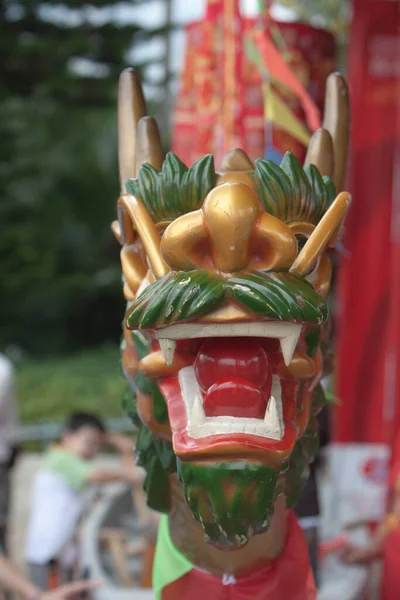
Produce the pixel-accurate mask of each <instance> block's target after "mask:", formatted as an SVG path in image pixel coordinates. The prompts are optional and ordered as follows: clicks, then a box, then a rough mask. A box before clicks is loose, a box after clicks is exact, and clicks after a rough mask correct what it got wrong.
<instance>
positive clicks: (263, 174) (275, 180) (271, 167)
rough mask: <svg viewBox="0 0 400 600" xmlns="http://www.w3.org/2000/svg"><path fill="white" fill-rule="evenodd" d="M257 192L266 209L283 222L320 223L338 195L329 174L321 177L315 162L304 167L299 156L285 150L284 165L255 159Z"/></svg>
mask: <svg viewBox="0 0 400 600" xmlns="http://www.w3.org/2000/svg"><path fill="white" fill-rule="evenodd" d="M255 174H256V184H257V191H258V196H259V198H260V200H261V203H262V205H263V207H264V209H265V210H266V211H267V212H268V213H270V214H272V215H274V216H275V217H277V218H278V219H281V220H282V221H284V222H290V221H307V222H309V223H314V224H315V225H316V224H317V223H318V221H319V220H320V218H321V217H322V215H323V214H324V213H325V212H326V210H327V209H328V208H329V206H330V204H331V203H332V202H333V200H334V198H335V188H334V185H333V183H332V181H331V179H330V178H329V177H326V176H324V177H322V176H321V175H320V173H319V171H318V169H317V168H316V167H315V166H314V165H310V166H309V167H306V168H305V169H303V167H302V165H301V164H300V162H299V161H298V160H297V158H296V157H295V156H294V155H293V154H291V153H290V152H286V154H285V156H284V157H283V159H282V162H281V165H280V166H278V165H276V164H275V163H273V162H271V161H269V160H264V159H258V160H256V161H255Z"/></svg>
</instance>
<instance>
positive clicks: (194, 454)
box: [159, 375, 298, 462]
mask: <svg viewBox="0 0 400 600" xmlns="http://www.w3.org/2000/svg"><path fill="white" fill-rule="evenodd" d="M281 384H282V401H283V402H282V404H283V419H284V422H285V433H284V435H283V438H282V439H281V440H272V439H270V438H264V437H261V436H256V435H251V434H243V433H242V434H239V433H238V434H232V435H229V437H228V436H226V435H222V434H221V435H211V436H207V437H205V438H199V439H194V438H192V437H191V436H190V435H189V434H188V432H187V430H186V426H187V416H186V411H185V406H184V402H183V398H182V392H181V388H180V385H179V380H178V376H177V375H174V376H172V377H168V378H166V379H162V380H160V382H159V385H160V390H161V392H162V395H163V396H164V398H165V401H166V402H167V406H168V416H169V422H170V425H171V430H172V434H173V436H172V444H173V448H174V452H175V453H176V454H177V455H178V456H179V457H180V458H181V460H196V459H200V458H201V457H203V458H204V456H206V455H207V453H208V452H211V453H212V454H213V456H214V457H215V456H217V455H218V454H219V453H221V454H223V455H225V454H226V452H227V449H228V447H230V448H231V449H232V450H233V451H234V453H235V454H236V455H240V454H243V455H246V454H248V452H249V451H256V452H258V451H260V453H264V452H278V453H279V456H280V458H281V462H284V461H285V460H286V458H287V456H288V454H289V453H290V452H291V451H292V450H293V447H294V444H295V443H296V397H297V391H298V384H296V385H294V384H292V383H291V382H285V381H283V382H281Z"/></svg>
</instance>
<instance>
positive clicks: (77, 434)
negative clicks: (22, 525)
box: [25, 413, 138, 589]
mask: <svg viewBox="0 0 400 600" xmlns="http://www.w3.org/2000/svg"><path fill="white" fill-rule="evenodd" d="M105 443H108V444H111V445H113V446H114V447H115V448H116V449H117V450H118V451H119V452H120V454H121V455H122V457H123V458H126V456H127V455H129V456H131V455H132V452H133V450H132V441H131V440H130V439H129V438H127V437H125V436H121V435H115V434H114V435H112V434H111V435H107V434H106V431H105V427H104V425H103V423H102V422H101V420H100V419H99V418H98V417H97V416H96V415H93V414H89V413H75V414H73V415H71V416H70V418H69V419H68V421H67V423H66V424H65V427H64V430H63V433H62V436H61V441H60V443H59V444H58V445H57V446H55V447H53V448H51V449H50V450H49V451H48V452H47V453H46V455H45V458H44V461H43V466H42V468H41V469H40V471H39V473H38V474H37V475H36V478H35V481H34V486H33V493H32V504H31V513H30V521H29V525H28V533H27V539H26V546H25V558H26V561H27V563H28V565H29V570H30V579H31V581H32V582H33V583H34V584H35V585H37V586H38V587H39V588H41V589H46V587H47V582H48V577H49V571H48V569H49V563H50V561H52V560H54V559H56V560H58V561H59V562H60V564H61V565H62V572H63V573H64V574H66V573H68V572H70V571H71V567H72V565H73V563H74V560H75V557H74V551H73V548H72V545H71V541H72V538H73V536H74V533H75V531H76V527H77V524H78V521H79V519H80V516H81V514H82V510H83V507H84V492H85V491H86V490H87V489H88V487H89V486H90V485H91V484H99V483H108V482H113V481H127V482H131V483H137V482H138V476H137V474H136V473H135V471H134V469H132V467H131V466H130V465H129V461H128V463H127V461H126V460H125V461H122V465H121V466H120V467H115V468H101V467H96V466H93V464H92V462H91V461H92V459H93V458H94V457H95V456H96V455H97V454H98V452H99V451H100V449H101V448H102V446H103V445H104V444H105ZM124 462H125V464H128V466H124ZM68 578H69V577H66V576H65V577H64V579H68Z"/></svg>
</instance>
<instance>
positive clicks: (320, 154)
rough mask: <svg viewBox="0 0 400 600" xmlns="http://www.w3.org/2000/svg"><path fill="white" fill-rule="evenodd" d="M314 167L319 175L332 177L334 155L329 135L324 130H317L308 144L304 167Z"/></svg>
mask: <svg viewBox="0 0 400 600" xmlns="http://www.w3.org/2000/svg"><path fill="white" fill-rule="evenodd" d="M310 164H311V165H315V166H316V167H317V169H318V171H319V172H320V173H321V175H328V176H329V177H333V174H334V155H333V142H332V138H331V134H330V133H329V131H327V130H326V129H322V128H321V129H318V130H317V131H316V132H315V133H314V134H313V136H312V138H311V140H310V143H309V144H308V150H307V156H306V160H305V162H304V166H305V167H306V166H307V165H310Z"/></svg>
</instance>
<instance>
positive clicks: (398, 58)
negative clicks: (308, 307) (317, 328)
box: [336, 0, 400, 443]
mask: <svg viewBox="0 0 400 600" xmlns="http://www.w3.org/2000/svg"><path fill="white" fill-rule="evenodd" d="M399 28H400V3H399V2H395V1H393V0H376V1H371V0H355V2H354V18H353V26H352V39H351V46H350V74H349V83H350V91H351V103H352V151H351V159H350V165H351V168H350V181H349V188H350V191H351V193H352V195H353V203H352V207H351V209H350V214H349V216H348V219H347V222H346V235H345V240H344V246H345V248H346V250H347V252H348V257H347V258H346V259H345V260H343V264H342V268H341V276H340V287H339V319H338V321H339V337H338V359H339V361H338V388H337V393H338V397H339V398H340V401H341V408H340V409H339V411H338V422H337V428H336V437H337V440H338V441H345V442H348V441H353V442H378V443H380V442H388V441H389V440H390V439H391V436H392V433H393V431H392V430H393V425H394V423H393V419H394V417H395V416H396V418H397V415H396V410H395V409H396V407H397V408H398V407H400V385H399V383H400V381H399V379H398V377H399V375H400V321H399V316H398V315H399V311H400V293H399V284H400V261H399V219H400V212H399V206H398V204H399V201H400V199H399V189H397V191H396V192H395V189H394V186H395V172H396V171H395V162H396V167H397V169H399V168H400V164H399V155H398V154H397V157H396V156H395V154H396V146H397V148H398V146H399V144H400V136H399V133H398V120H399V105H400V100H399V92H400V51H399V50H400V37H399V35H400V33H399ZM397 153H398V150H397ZM396 378H397V380H396ZM397 412H398V411H397Z"/></svg>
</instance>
